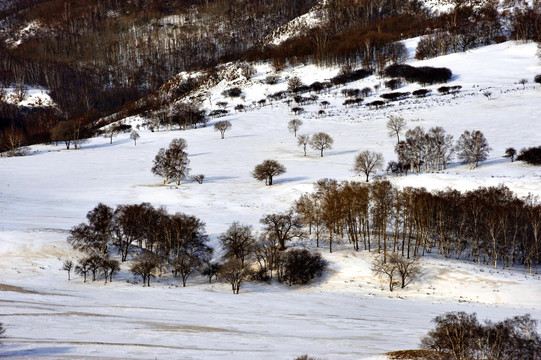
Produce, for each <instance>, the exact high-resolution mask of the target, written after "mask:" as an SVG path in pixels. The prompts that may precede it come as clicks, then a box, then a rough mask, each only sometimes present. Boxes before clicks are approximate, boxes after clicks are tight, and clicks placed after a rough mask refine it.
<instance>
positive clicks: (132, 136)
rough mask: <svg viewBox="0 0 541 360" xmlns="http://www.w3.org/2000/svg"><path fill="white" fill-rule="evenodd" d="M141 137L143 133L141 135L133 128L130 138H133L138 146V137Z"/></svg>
mask: <svg viewBox="0 0 541 360" xmlns="http://www.w3.org/2000/svg"><path fill="white" fill-rule="evenodd" d="M140 137H141V135H139V133H138V132H137V131H136V130H132V132H131V133H130V139H132V140H133V143H134V145H135V146H137V139H139V138H140Z"/></svg>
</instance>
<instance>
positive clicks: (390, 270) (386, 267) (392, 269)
mask: <svg viewBox="0 0 541 360" xmlns="http://www.w3.org/2000/svg"><path fill="white" fill-rule="evenodd" d="M396 271H397V264H396V263H392V262H390V261H387V262H385V261H384V257H383V256H376V258H375V259H374V261H373V262H372V272H373V273H374V274H375V275H378V276H387V277H388V278H389V290H390V291H391V292H392V291H393V290H394V286H395V285H396V284H395V282H394V277H395V275H396Z"/></svg>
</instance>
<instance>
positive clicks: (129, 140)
mask: <svg viewBox="0 0 541 360" xmlns="http://www.w3.org/2000/svg"><path fill="white" fill-rule="evenodd" d="M130 142H131V143H132V142H133V140H132V139H119V140H113V143H112V144H109V142H107V143H102V144H92V145H87V144H81V145H80V146H79V147H80V149H81V150H84V149H100V148H105V147H113V146H117V145H121V144H126V143H130ZM72 146H73V145H72ZM134 146H135V145H134Z"/></svg>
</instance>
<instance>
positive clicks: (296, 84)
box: [287, 76, 303, 92]
mask: <svg viewBox="0 0 541 360" xmlns="http://www.w3.org/2000/svg"><path fill="white" fill-rule="evenodd" d="M302 85H303V84H302V81H301V79H300V78H299V77H298V76H293V77H292V78H290V79H289V80H288V81H287V89H288V90H289V91H291V92H296V91H297V89H298V88H300V87H301V86H302Z"/></svg>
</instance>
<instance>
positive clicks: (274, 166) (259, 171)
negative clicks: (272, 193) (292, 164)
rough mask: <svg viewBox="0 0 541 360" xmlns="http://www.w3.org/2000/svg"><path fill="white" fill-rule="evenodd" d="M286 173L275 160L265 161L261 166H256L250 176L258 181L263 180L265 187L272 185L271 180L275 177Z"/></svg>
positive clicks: (283, 167)
mask: <svg viewBox="0 0 541 360" xmlns="http://www.w3.org/2000/svg"><path fill="white" fill-rule="evenodd" d="M285 172H286V168H285V166H283V165H282V164H280V163H279V162H278V161H276V160H265V161H263V162H262V163H261V164H258V165H256V167H255V169H254V171H253V172H252V176H253V177H254V178H255V179H256V180H259V181H263V180H265V185H269V186H271V185H272V179H273V178H274V177H275V176H278V175H282V174H284V173H285Z"/></svg>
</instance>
